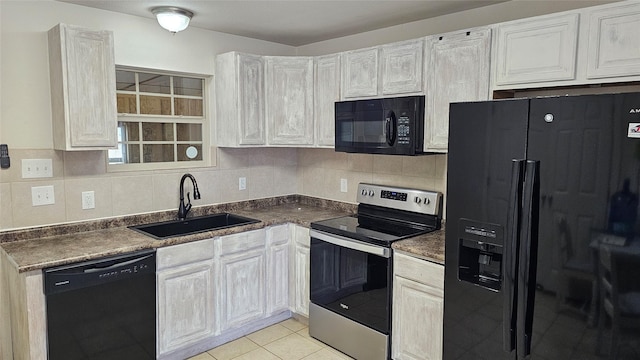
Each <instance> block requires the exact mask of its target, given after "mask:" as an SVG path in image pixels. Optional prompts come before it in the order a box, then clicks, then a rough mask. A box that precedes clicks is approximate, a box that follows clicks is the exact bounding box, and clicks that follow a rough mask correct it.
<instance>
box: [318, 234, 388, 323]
mask: <svg viewBox="0 0 640 360" xmlns="http://www.w3.org/2000/svg"><path fill="white" fill-rule="evenodd" d="M310 252H311V255H310V257H311V259H310V297H311V302H312V303H313V304H315V305H318V306H320V307H323V308H325V309H327V310H329V311H331V312H334V313H336V314H339V315H342V316H344V317H346V318H348V319H351V320H353V321H355V322H357V323H359V324H362V325H364V326H367V327H369V328H372V329H374V330H376V331H378V332H380V333H383V334H385V335H388V334H389V315H390V304H391V276H392V268H391V249H390V248H387V247H382V246H376V245H372V244H367V243H363V242H360V241H356V240H353V239H349V238H345V237H342V236H339V235H333V234H328V233H325V232H319V231H316V230H312V231H311V250H310Z"/></svg>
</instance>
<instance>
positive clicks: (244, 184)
mask: <svg viewBox="0 0 640 360" xmlns="http://www.w3.org/2000/svg"><path fill="white" fill-rule="evenodd" d="M238 189H239V190H246V189H247V178H246V177H244V176H243V177H241V178H239V179H238Z"/></svg>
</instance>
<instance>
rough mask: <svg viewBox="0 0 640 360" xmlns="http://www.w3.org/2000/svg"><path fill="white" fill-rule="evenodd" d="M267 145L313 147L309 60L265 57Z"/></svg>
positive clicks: (311, 88) (290, 57) (311, 62)
mask: <svg viewBox="0 0 640 360" xmlns="http://www.w3.org/2000/svg"><path fill="white" fill-rule="evenodd" d="M265 59H266V67H267V70H266V76H267V87H266V96H267V102H266V105H267V106H266V117H267V123H268V137H269V144H270V145H313V58H312V57H302V56H297V57H292V56H286V57H285V56H267V57H265Z"/></svg>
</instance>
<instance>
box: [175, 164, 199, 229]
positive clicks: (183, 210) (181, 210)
mask: <svg viewBox="0 0 640 360" xmlns="http://www.w3.org/2000/svg"><path fill="white" fill-rule="evenodd" d="M187 178H189V179H190V180H191V183H192V184H193V200H200V191H199V190H198V183H197V182H196V178H194V177H193V175H191V174H184V175H182V179H180V206H179V207H178V220H184V219H186V217H187V213H188V212H189V210H191V199H190V198H189V192H187V205H185V204H184V181H185V180H186V179H187Z"/></svg>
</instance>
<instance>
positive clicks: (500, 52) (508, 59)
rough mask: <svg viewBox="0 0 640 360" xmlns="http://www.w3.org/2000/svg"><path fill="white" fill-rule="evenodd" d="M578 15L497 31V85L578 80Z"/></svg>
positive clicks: (533, 20)
mask: <svg viewBox="0 0 640 360" xmlns="http://www.w3.org/2000/svg"><path fill="white" fill-rule="evenodd" d="M577 43H578V14H577V13H575V14H566V15H552V16H537V17H534V18H529V19H527V20H523V21H513V22H509V23H505V24H500V25H498V27H497V28H496V43H495V44H496V51H495V59H494V60H495V63H496V67H495V76H496V78H495V82H496V84H497V85H511V84H527V83H536V82H544V81H566V80H573V79H575V78H576V56H577Z"/></svg>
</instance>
